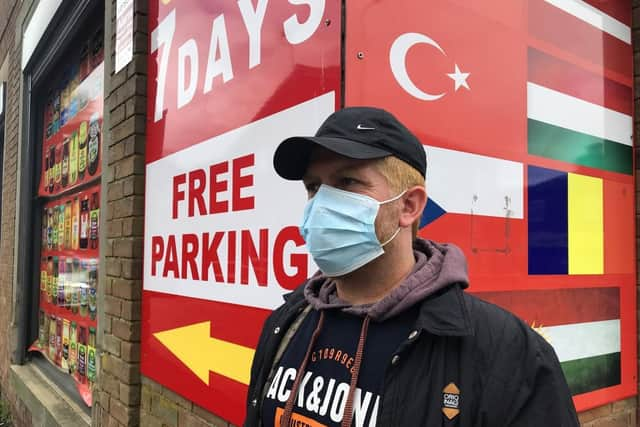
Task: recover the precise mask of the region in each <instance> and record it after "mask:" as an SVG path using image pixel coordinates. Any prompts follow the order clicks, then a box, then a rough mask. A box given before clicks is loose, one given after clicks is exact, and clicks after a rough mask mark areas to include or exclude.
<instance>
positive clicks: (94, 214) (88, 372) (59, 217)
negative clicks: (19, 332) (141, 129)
mask: <svg viewBox="0 0 640 427" xmlns="http://www.w3.org/2000/svg"><path fill="white" fill-rule="evenodd" d="M100 12H101V11H100ZM96 15H97V18H98V19H95V18H94V19H93V20H92V19H87V22H83V23H82V27H83V28H82V29H81V30H78V32H77V34H76V35H75V36H73V38H72V41H71V42H70V43H68V44H67V46H66V47H65V48H64V50H63V52H62V54H60V55H58V58H59V59H57V60H56V61H54V62H53V63H52V65H51V70H50V72H49V73H47V75H48V78H46V79H43V81H42V83H41V84H39V85H37V86H36V87H35V88H34V90H33V92H32V96H31V109H32V111H33V113H32V116H31V117H32V120H33V121H34V122H35V129H36V132H35V134H34V135H33V136H32V138H33V140H34V144H33V146H34V150H33V151H34V152H33V157H34V165H35V171H34V173H33V176H34V177H35V181H34V182H33V187H34V190H33V193H34V194H33V196H34V197H33V198H32V204H31V209H30V212H32V213H33V215H35V216H36V217H35V218H33V219H32V223H33V224H34V233H33V234H34V235H33V251H32V253H33V256H32V260H31V261H30V264H31V266H30V270H31V271H32V272H33V274H32V277H33V278H34V279H33V282H34V283H33V284H32V288H31V289H32V295H33V298H32V301H33V306H34V307H33V311H35V313H31V314H30V316H29V318H30V319H31V321H32V322H33V323H35V326H32V327H31V328H30V331H29V333H28V344H30V346H29V348H28V350H29V352H30V355H31V359H32V360H33V361H35V362H36V363H37V364H40V365H42V364H43V361H46V369H45V371H49V372H51V371H55V372H56V373H55V374H54V377H55V379H56V381H57V382H62V383H64V384H59V385H60V386H61V388H62V389H67V390H68V389H69V388H75V390H77V391H78V393H79V396H80V397H81V399H82V401H84V403H85V404H86V405H87V407H90V406H91V404H92V402H91V395H92V393H91V390H92V387H93V385H94V384H95V382H96V380H97V369H96V368H97V367H96V359H97V354H96V334H97V328H98V319H97V294H98V287H99V286H100V284H99V283H98V277H99V274H98V271H99V268H100V265H99V264H100V263H99V240H100V230H99V224H100V220H99V217H100V188H101V187H100V177H101V172H102V170H101V169H102V168H101V160H102V159H101V153H102V151H103V147H102V144H103V142H102V136H103V135H102V120H103V108H104V88H103V86H104V85H103V82H104V61H103V58H104V49H103V39H104V38H103V37H104V36H103V30H102V25H101V23H102V21H101V19H100V16H101V15H100V13H96ZM89 24H93V25H89ZM38 229H39V233H38V232H37V231H35V230H38ZM27 268H29V267H27ZM38 273H39V274H38ZM34 332H35V334H34ZM34 335H35V336H34ZM70 385H73V386H75V387H70Z"/></svg>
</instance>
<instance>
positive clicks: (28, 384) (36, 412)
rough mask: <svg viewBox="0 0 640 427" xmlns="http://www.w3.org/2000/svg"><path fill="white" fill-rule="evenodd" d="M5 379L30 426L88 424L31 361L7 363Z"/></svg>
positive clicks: (56, 426) (76, 406) (81, 413)
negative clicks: (20, 403)
mask: <svg viewBox="0 0 640 427" xmlns="http://www.w3.org/2000/svg"><path fill="white" fill-rule="evenodd" d="M9 381H10V382H11V385H12V386H13V389H14V390H15V392H16V394H17V395H18V397H19V398H20V400H22V402H24V404H25V406H26V407H27V408H29V411H30V412H31V419H32V422H33V425H34V426H46V427H49V426H51V427H67V426H68V427H85V426H86V427H89V426H90V425H91V418H90V417H89V416H88V415H87V414H86V413H85V412H84V411H83V410H82V408H80V407H79V406H78V405H77V404H76V403H75V402H73V401H71V400H70V399H69V398H68V397H67V396H66V395H65V394H64V393H63V392H61V391H60V389H59V388H58V387H56V385H55V384H53V383H52V382H51V381H50V380H49V379H48V378H46V377H45V376H44V375H43V374H42V373H41V372H40V370H39V369H38V368H36V367H35V366H33V365H32V364H26V365H11V369H10V373H9Z"/></svg>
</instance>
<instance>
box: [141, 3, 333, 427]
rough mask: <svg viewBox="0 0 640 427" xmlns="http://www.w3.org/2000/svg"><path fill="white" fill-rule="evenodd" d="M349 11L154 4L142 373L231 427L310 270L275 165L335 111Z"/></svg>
mask: <svg viewBox="0 0 640 427" xmlns="http://www.w3.org/2000/svg"><path fill="white" fill-rule="evenodd" d="M340 13H341V9H340V5H339V4H338V3H337V2H327V3H326V4H325V2H324V1H314V0H309V1H289V2H277V3H275V2H270V3H268V2H267V1H263V0H260V1H257V2H256V1H250V0H241V1H238V2H209V1H204V0H185V1H182V0H181V1H162V2H159V1H154V2H151V3H150V14H149V16H150V21H149V27H150V31H151V38H150V51H151V55H150V57H149V79H148V81H149V87H148V94H149V104H148V117H147V167H146V168H147V169H146V207H145V247H144V251H145V259H144V291H143V322H142V324H143V334H142V352H143V355H142V371H143V374H144V375H146V376H148V377H149V378H152V379H154V380H155V381H158V382H159V383H161V384H163V385H165V386H166V387H168V388H170V389H172V390H174V391H176V392H177V393H179V394H181V395H183V396H184V397H186V398H187V399H189V400H191V401H193V402H194V403H196V404H198V405H200V406H202V407H204V408H206V409H208V410H210V411H211V412H213V413H215V414H217V415H219V416H221V417H223V418H225V419H227V420H229V421H231V422H232V423H234V424H240V423H241V422H242V421H243V419H244V410H245V409H244V402H245V396H246V390H247V384H248V381H249V368H250V364H251V361H252V358H253V352H254V349H255V345H256V343H257V340H258V335H259V332H260V329H261V326H262V323H263V321H264V319H265V318H266V316H267V315H268V314H269V313H270V310H272V309H274V308H275V307H277V306H278V305H280V304H281V302H282V295H283V294H284V293H286V292H289V291H290V290H291V289H293V288H294V287H295V286H296V285H298V284H299V283H301V281H302V280H304V279H305V278H306V277H307V276H308V275H309V274H310V272H311V273H312V272H313V271H314V270H313V268H314V266H313V263H312V261H311V259H310V257H309V256H308V255H307V254H306V252H305V250H304V247H303V244H304V243H303V241H302V238H301V237H300V235H299V233H298V227H297V226H298V222H299V213H300V212H301V211H302V209H303V206H304V204H305V202H306V193H305V191H304V189H303V187H302V186H301V185H299V184H298V183H292V182H288V181H285V180H282V179H281V178H279V177H278V176H277V175H276V174H275V172H274V171H273V170H272V166H271V162H272V160H271V159H272V156H273V152H274V150H275V148H276V146H277V144H278V143H279V142H280V141H281V140H282V139H284V138H285V137H287V136H289V135H291V134H300V133H302V134H306V133H310V132H314V131H315V130H316V129H317V127H318V126H319V125H320V123H321V122H322V121H323V120H324V118H326V116H327V115H329V114H330V113H331V112H332V111H334V110H335V109H336V108H337V106H338V104H339V100H340V92H339V87H340V35H341V22H340V21H341V19H340ZM285 205H286V206H287V209H286V211H285V212H283V210H282V207H283V206H285Z"/></svg>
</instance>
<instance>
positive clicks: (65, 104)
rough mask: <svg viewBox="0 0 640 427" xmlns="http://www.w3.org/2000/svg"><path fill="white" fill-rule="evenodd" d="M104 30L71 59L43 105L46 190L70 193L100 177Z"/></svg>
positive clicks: (46, 192)
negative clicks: (73, 189) (74, 188)
mask: <svg viewBox="0 0 640 427" xmlns="http://www.w3.org/2000/svg"><path fill="white" fill-rule="evenodd" d="M103 58H104V53H103V42H102V30H101V29H98V31H97V32H96V33H95V34H93V35H91V36H90V37H89V38H88V41H87V42H86V43H84V44H83V46H82V47H81V48H80V49H79V51H78V52H77V53H76V56H75V60H72V61H69V62H68V63H67V64H66V67H65V69H64V70H63V73H62V75H61V76H60V78H59V83H58V84H57V85H56V86H55V87H54V88H53V89H51V90H50V91H49V93H48V94H47V96H46V102H45V105H44V107H43V118H44V121H43V126H44V129H43V140H44V141H43V142H44V143H43V147H42V169H41V178H40V190H39V194H40V195H43V196H45V195H55V194H59V193H64V192H65V191H67V190H68V189H70V188H73V187H75V186H78V185H80V184H83V183H85V182H88V181H91V180H93V179H95V178H96V177H99V176H100V171H101V167H100V150H101V148H102V130H101V126H102V116H103V110H104V100H103V91H104V76H103V75H104V64H103Z"/></svg>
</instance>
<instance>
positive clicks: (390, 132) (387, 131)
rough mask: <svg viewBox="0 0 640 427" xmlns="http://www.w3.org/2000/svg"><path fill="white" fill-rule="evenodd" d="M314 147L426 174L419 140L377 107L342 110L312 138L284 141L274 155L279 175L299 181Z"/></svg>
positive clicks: (331, 117)
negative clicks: (396, 162)
mask: <svg viewBox="0 0 640 427" xmlns="http://www.w3.org/2000/svg"><path fill="white" fill-rule="evenodd" d="M315 145H320V146H322V147H324V148H326V149H328V150H331V151H333V152H335V153H337V154H340V155H343V156H345V157H349V158H352V159H379V158H382V157H387V156H395V157H397V158H399V159H400V160H403V161H405V162H406V163H408V164H409V165H411V166H413V167H414V168H415V169H416V170H417V171H418V172H420V174H421V175H422V176H423V177H424V176H426V173H427V156H426V154H425V151H424V147H423V146H422V144H421V143H420V141H419V140H418V138H417V137H416V136H415V135H414V134H413V133H411V131H410V130H409V129H407V128H406V127H405V126H404V125H403V124H402V123H400V122H399V121H398V119H396V118H395V117H394V116H393V115H392V114H391V113H389V112H388V111H385V110H382V109H380V108H373V107H348V108H344V109H342V110H338V111H336V112H335V113H333V114H331V115H330V116H329V117H328V118H327V119H326V120H325V121H324V123H323V124H322V125H321V126H320V129H318V131H317V132H316V134H315V136H294V137H291V138H287V139H285V140H284V141H282V142H281V143H280V145H279V146H278V148H277V149H276V152H275V154H274V156H273V166H274V168H275V170H276V172H277V173H278V175H280V176H281V177H282V178H284V179H289V180H299V179H302V177H303V176H304V174H305V172H306V171H307V166H308V165H309V159H310V157H311V150H312V149H313V148H314V146H315Z"/></svg>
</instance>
